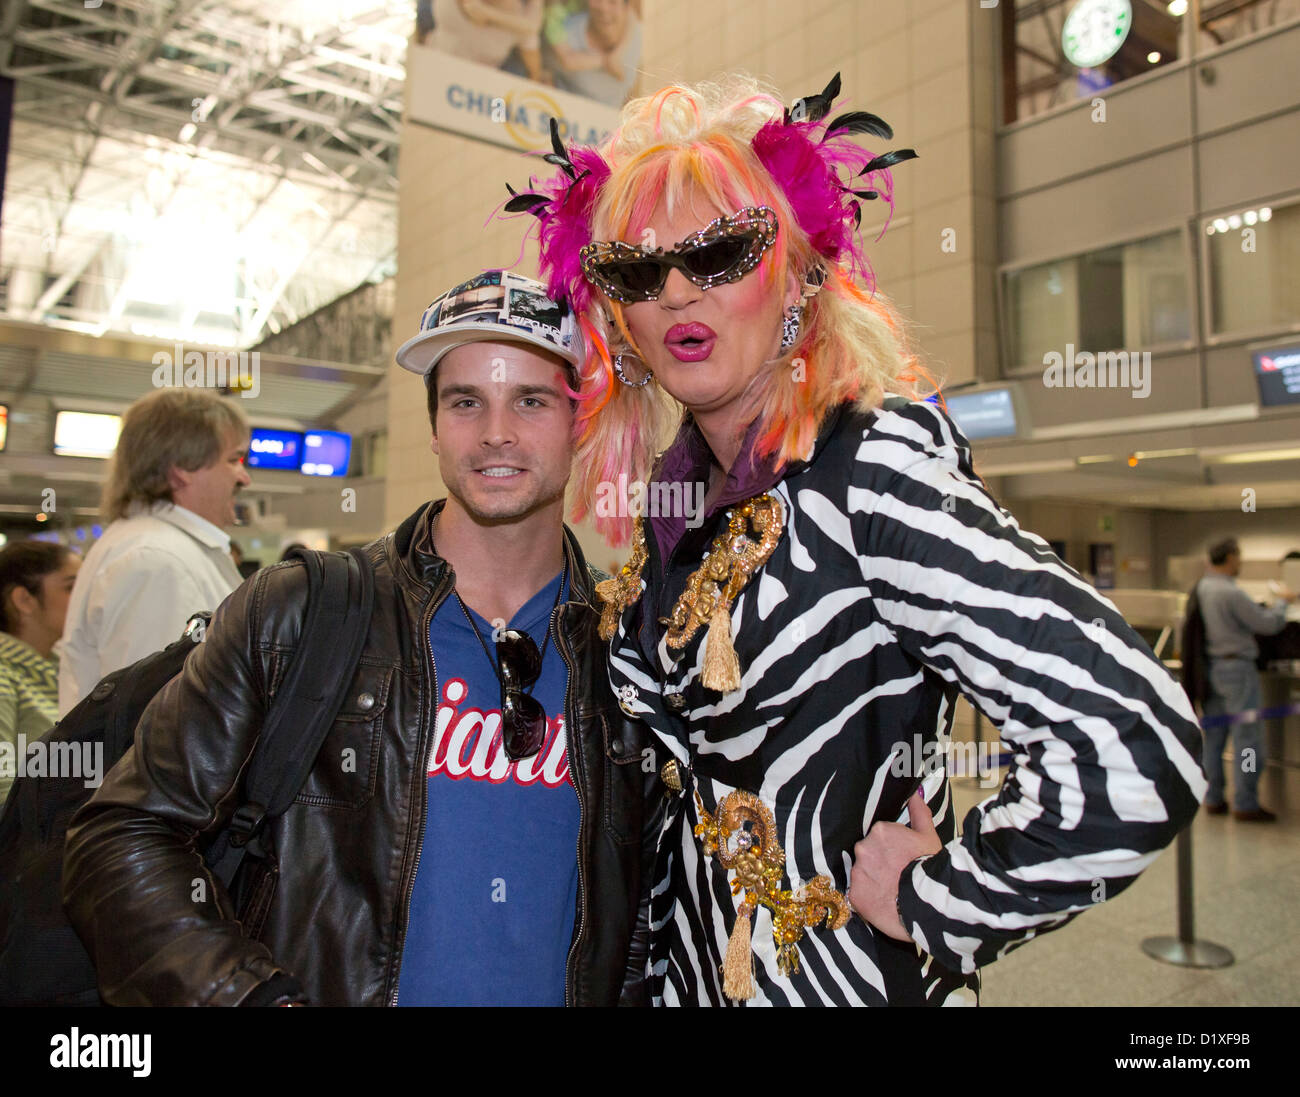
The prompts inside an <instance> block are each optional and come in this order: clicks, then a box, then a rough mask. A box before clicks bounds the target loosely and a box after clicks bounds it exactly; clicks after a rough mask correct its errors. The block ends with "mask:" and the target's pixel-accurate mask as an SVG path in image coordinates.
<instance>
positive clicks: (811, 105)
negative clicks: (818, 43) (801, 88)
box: [785, 72, 840, 124]
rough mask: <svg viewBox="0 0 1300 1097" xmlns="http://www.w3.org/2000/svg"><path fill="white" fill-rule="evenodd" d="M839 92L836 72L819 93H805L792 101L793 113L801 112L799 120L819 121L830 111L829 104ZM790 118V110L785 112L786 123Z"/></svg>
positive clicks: (838, 80) (838, 75)
mask: <svg viewBox="0 0 1300 1097" xmlns="http://www.w3.org/2000/svg"><path fill="white" fill-rule="evenodd" d="M839 93H840V74H839V73H838V72H837V73H836V74H835V75H834V76H833V77H831V82H830V83H829V84H827V85H826V87H824V88H823V89H822V91H821V94H819V95H805V96H804V97H803V98H802V99H796V100H795V101H794V108H793V110H794V113H795V114H802V115H803V117H802V118H801V119H800V121H803V122H820V121H821V120H822V119H823V118H825V117H826V115H827V114H829V113H830V109H831V104H832V103H834V102H835V97H836V96H837V95H839ZM801 103H802V104H803V110H802V111H801V110H800V109H799V104H801ZM790 118H791V112H790V111H786V112H785V120H786V122H787V124H788V123H789V121H790Z"/></svg>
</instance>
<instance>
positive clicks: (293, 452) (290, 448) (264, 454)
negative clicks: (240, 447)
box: [248, 427, 303, 472]
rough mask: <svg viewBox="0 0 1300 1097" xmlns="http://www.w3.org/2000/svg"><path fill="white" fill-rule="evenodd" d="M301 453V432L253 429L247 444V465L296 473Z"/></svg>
mask: <svg viewBox="0 0 1300 1097" xmlns="http://www.w3.org/2000/svg"><path fill="white" fill-rule="evenodd" d="M302 451H303V445H302V434H301V432H299V431H296V430H267V429H266V428H265V427H254V428H253V436H252V438H251V439H250V441H249V443H248V463H249V465H251V466H252V467H253V468H259V469H288V470H289V471H290V472H297V471H298V468H299V466H300V465H301V464H302Z"/></svg>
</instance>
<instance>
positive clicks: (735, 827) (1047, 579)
mask: <svg viewBox="0 0 1300 1097" xmlns="http://www.w3.org/2000/svg"><path fill="white" fill-rule="evenodd" d="M838 90H839V78H838V77H836V78H835V80H833V81H832V82H831V84H830V85H828V87H827V88H826V89H825V90H824V91H823V92H822V93H821V94H820V95H815V96H809V97H807V98H805V99H801V100H798V101H797V102H796V103H794V104H793V105H792V107H791V108H790V109H789V110H783V109H782V105H781V104H780V102H779V101H777V100H776V99H774V98H773V97H772V96H770V95H768V94H766V93H764V92H763V90H762V89H761V88H759V87H758V86H757V85H755V84H753V83H749V82H745V81H742V80H736V81H733V82H730V83H728V84H726V85H722V86H717V85H705V86H700V87H696V88H685V87H670V88H666V89H664V90H662V91H660V92H658V93H657V94H655V95H653V96H650V97H649V98H646V99H641V100H637V101H634V102H632V103H629V104H628V106H627V107H626V108H624V111H623V117H622V125H621V127H620V129H619V130H618V131H616V132H615V134H614V135H613V136H612V137H611V138H610V139H609V141H607V142H606V143H605V144H604V145H602V146H601V148H600V149H599V150H595V149H586V148H576V147H571V148H569V149H565V148H564V147H563V146H562V145H561V144H560V142H559V140H558V137H556V138H555V140H554V144H555V151H554V153H553V155H552V158H551V159H552V162H553V163H556V164H557V165H559V167H560V169H561V171H560V173H559V174H557V175H556V176H555V177H554V178H553V179H552V180H550V181H548V182H545V183H542V184H540V185H538V184H535V185H534V189H533V190H532V191H531V192H529V193H525V194H520V195H517V196H515V197H514V198H512V199H511V200H510V201H509V202H508V203H507V205H506V208H507V210H510V211H518V210H527V211H528V212H530V213H532V214H534V215H535V216H536V217H537V218H538V224H539V244H540V256H541V267H542V270H543V272H544V273H545V275H546V276H547V278H548V279H549V280H550V288H551V292H552V295H557V294H564V295H565V296H567V298H568V299H569V300H570V301H571V302H572V303H573V305H574V308H575V310H576V311H577V312H578V314H579V317H580V322H581V326H582V328H583V330H584V332H585V335H586V340H587V360H586V366H585V370H584V375H583V379H582V382H581V386H580V391H579V392H578V393H577V394H576V396H577V398H578V400H579V407H580V410H579V416H578V418H579V427H580V430H581V434H580V436H579V438H578V448H579V459H578V462H577V469H578V471H577V473H576V474H575V480H576V481H577V486H578V488H579V491H578V493H577V498H578V500H579V506H578V508H577V509H578V511H579V513H577V514H575V518H578V517H581V516H582V515H581V511H582V510H584V509H586V508H585V507H583V506H582V502H583V501H586V502H587V503H588V504H589V505H594V511H595V522H596V525H597V526H598V528H601V529H602V530H603V532H605V533H606V534H607V536H610V537H611V540H612V541H613V542H614V543H626V539H627V537H628V535H629V534H631V539H632V550H631V558H630V559H629V561H628V563H627V565H625V566H624V567H623V568H622V570H621V572H620V574H619V575H617V576H616V577H615V578H614V579H612V580H610V581H609V582H607V583H605V584H602V588H601V590H600V593H601V595H602V597H603V598H605V600H606V603H607V605H606V611H605V619H604V631H605V634H606V635H607V638H608V639H609V640H610V653H609V660H610V679H611V681H612V683H613V686H614V689H615V691H616V694H617V696H618V697H619V699H620V704H621V705H622V707H623V708H624V710H625V711H626V712H628V713H629V714H634V715H637V716H640V717H641V718H642V719H644V720H645V721H646V723H647V724H649V726H650V727H651V728H652V729H653V731H654V732H655V734H656V736H657V737H658V740H659V743H660V745H661V755H660V758H659V759H658V761H659V762H660V763H663V768H662V770H661V773H662V776H663V778H664V782H665V784H666V785H667V786H668V788H669V790H670V792H669V796H668V799H667V803H666V810H665V818H664V823H663V829H662V832H661V835H660V840H659V845H658V851H657V861H656V867H655V870H654V872H653V874H652V878H651V896H652V899H651V908H650V927H651V932H652V943H651V956H650V975H651V986H652V993H653V994H654V995H655V997H656V1000H658V1001H660V1002H663V1003H666V1004H724V1003H728V1002H754V1003H761V1004H769V1003H771V1004H812V1003H826V1004H875V1005H879V1004H907V1003H918V1004H919V1003H925V1004H964V1003H972V1004H973V1003H974V1002H975V1001H976V1000H977V994H978V987H979V981H978V980H979V976H978V969H979V967H981V966H982V965H984V964H987V963H989V962H991V961H993V960H995V959H996V958H997V957H999V956H1001V955H1003V954H1004V953H1005V952H1007V951H1008V950H1009V949H1011V948H1013V947H1015V946H1017V945H1019V944H1021V943H1023V942H1025V941H1027V940H1028V939H1029V938H1031V937H1033V936H1034V935H1035V934H1038V933H1042V932H1044V931H1046V930H1050V929H1053V928H1055V927H1057V926H1060V925H1063V924H1064V923H1065V922H1067V921H1069V920H1070V918H1071V917H1073V916H1074V914H1075V913H1077V912H1079V911H1081V910H1084V909H1087V908H1088V907H1090V906H1092V905H1093V904H1095V903H1096V902H1098V901H1100V900H1101V899H1102V898H1104V897H1108V896H1111V895H1114V894H1116V893H1118V892H1119V891H1120V890H1122V889H1123V888H1124V887H1126V886H1127V885H1128V884H1130V883H1131V882H1132V881H1133V879H1134V878H1135V877H1136V876H1137V874H1138V873H1139V872H1140V871H1141V870H1142V869H1143V868H1145V867H1146V866H1147V865H1148V864H1150V863H1151V861H1152V860H1154V858H1155V857H1156V856H1157V855H1158V853H1159V852H1160V851H1161V850H1162V849H1163V848H1164V847H1165V846H1166V845H1167V844H1168V843H1169V842H1170V841H1171V840H1172V839H1173V837H1174V835H1175V834H1176V833H1177V832H1178V831H1179V830H1180V829H1181V828H1182V827H1183V826H1184V825H1185V824H1186V823H1187V822H1188V821H1189V820H1190V819H1191V818H1192V816H1193V815H1194V813H1195V810H1196V805H1197V803H1198V802H1199V800H1200V798H1201V797H1202V796H1203V794H1204V791H1205V781H1204V778H1203V776H1202V772H1201V767H1200V762H1199V757H1200V735H1199V731H1198V728H1197V726H1196V722H1195V718H1194V716H1193V713H1192V710H1191V708H1190V706H1189V704H1188V702H1187V699H1186V696H1185V695H1184V694H1183V692H1182V690H1181V689H1180V688H1179V687H1178V686H1177V685H1176V684H1175V683H1174V681H1173V680H1172V679H1171V678H1170V676H1169V675H1168V673H1167V672H1166V671H1165V670H1164V668H1163V667H1162V666H1161V665H1160V663H1159V662H1157V660H1156V659H1155V658H1154V656H1153V655H1152V653H1151V651H1150V649H1149V648H1148V647H1147V646H1146V645H1145V644H1144V643H1143V642H1142V640H1141V639H1139V638H1138V636H1137V635H1136V634H1135V633H1134V632H1133V630H1132V629H1131V628H1129V626H1128V625H1127V624H1126V623H1125V622H1124V620H1123V619H1122V618H1121V617H1120V615H1119V613H1118V612H1117V611H1116V610H1115V607H1114V606H1113V605H1111V603H1110V602H1108V601H1106V600H1105V599H1103V598H1101V597H1100V596H1099V595H1098V594H1097V593H1096V592H1095V591H1094V590H1093V589H1092V587H1090V586H1089V585H1088V584H1087V583H1086V582H1085V581H1084V580H1083V579H1082V578H1081V577H1080V576H1079V575H1078V574H1077V573H1076V572H1075V571H1073V570H1072V569H1070V568H1069V567H1067V566H1066V565H1065V564H1063V563H1062V562H1061V561H1060V560H1059V559H1058V558H1057V557H1056V556H1055V555H1054V554H1053V553H1052V552H1051V550H1050V548H1049V547H1048V546H1047V544H1046V543H1045V542H1044V541H1042V540H1041V539H1040V538H1038V537H1036V536H1034V535H1033V534H1029V533H1026V532H1024V531H1022V530H1021V529H1020V527H1019V526H1018V525H1017V523H1016V521H1015V519H1014V518H1013V517H1012V516H1011V515H1010V514H1009V513H1007V512H1006V511H1005V510H1004V509H1002V508H1001V507H1000V506H999V505H998V504H997V502H996V501H995V500H994V499H993V498H992V496H991V495H990V494H989V492H988V490H987V488H986V486H985V485H984V483H983V481H982V480H981V479H980V478H979V476H977V475H976V473H975V472H974V470H973V468H972V463H971V452H970V447H969V445H968V443H967V441H966V439H965V438H964V437H963V436H962V434H961V432H960V431H959V430H958V429H957V427H956V426H955V425H954V424H953V422H952V420H951V419H950V418H949V417H948V415H947V414H946V413H945V411H944V410H943V408H942V404H941V403H939V402H934V400H933V398H931V399H930V400H927V399H926V398H925V394H926V389H925V388H924V387H923V386H922V381H923V378H924V373H923V371H922V370H921V369H920V368H919V367H918V366H917V364H916V363H915V362H914V360H913V359H912V357H911V356H910V355H909V353H908V351H907V349H906V344H905V340H904V335H903V326H902V324H901V322H900V319H899V316H898V314H897V313H896V312H895V311H894V309H893V308H892V307H891V306H890V304H889V303H888V302H887V300H886V299H885V298H884V297H883V296H881V295H878V294H876V293H874V291H873V286H872V282H871V279H870V275H869V270H868V267H867V264H866V261H865V256H864V255H863V254H862V252H861V250H860V244H859V242H858V238H857V237H858V233H857V228H858V224H859V219H860V212H859V203H860V202H862V201H870V200H871V199H873V198H882V199H883V200H884V201H883V202H882V203H880V204H882V205H888V204H890V196H891V193H892V178H891V175H890V172H889V168H890V167H892V166H893V165H894V164H897V163H899V162H901V161H903V160H906V159H910V158H911V157H912V156H913V155H914V154H913V153H911V152H910V150H900V151H896V152H892V153H886V154H884V155H881V156H873V155H872V154H871V153H869V152H866V151H865V150H863V149H862V148H861V147H860V146H858V145H857V144H856V142H855V141H854V140H853V139H852V138H853V137H854V136H855V135H859V134H870V135H873V136H875V137H880V138H885V139H888V138H889V137H892V133H891V131H890V130H889V128H888V126H886V125H885V123H884V122H883V121H881V120H880V119H879V118H877V117H875V116H874V115H871V114H867V113H865V112H853V113H849V114H841V115H839V116H837V117H833V118H831V119H830V120H829V121H826V120H825V119H826V118H827V115H828V114H830V106H831V102H832V100H833V99H834V98H835V96H836V94H837V93H838ZM864 287H865V288H864ZM665 425H667V426H668V427H669V428H670V429H672V428H676V435H675V439H674V440H673V441H672V443H671V445H670V446H669V447H668V448H667V450H666V451H665V452H662V453H659V454H658V455H657V456H656V449H657V445H656V444H657V443H659V442H660V439H661V438H662V437H663V435H661V433H660V431H661V429H662V428H663V427H664V426H665ZM647 482H648V483H647ZM625 490H626V494H624V493H625ZM701 499H702V502H703V505H702V507H700V506H698V505H697V504H698V502H699V501H700V500H701ZM638 514H643V515H644V518H642V517H637V516H638ZM632 517H636V522H635V524H633V522H632V521H631V520H630V518H632ZM629 527H631V528H629ZM958 693H961V694H962V695H964V696H965V697H966V698H967V699H968V700H969V701H970V702H971V703H972V704H973V705H975V706H977V707H978V708H979V709H980V710H981V711H982V712H983V713H985V714H986V715H987V716H988V717H989V718H990V719H991V720H993V721H994V723H996V724H997V726H998V727H999V729H1000V733H1001V737H1002V739H1003V740H1004V741H1005V742H1006V743H1008V744H1010V745H1011V747H1012V750H1013V752H1014V761H1013V763H1012V765H1011V767H1010V770H1009V772H1008V774H1007V776H1006V778H1005V780H1004V782H1003V784H1002V786H1001V788H1000V789H999V790H998V792H997V794H996V795H994V796H992V797H991V798H990V799H988V800H986V801H985V802H984V803H982V804H980V805H979V806H978V807H976V808H974V809H973V810H972V811H971V812H970V814H969V815H967V817H966V818H965V820H964V821H963V824H962V827H961V831H960V835H959V836H958V834H957V830H956V827H955V820H954V818H953V808H952V802H951V800H950V797H949V788H948V782H947V774H946V769H945V766H944V764H943V757H944V754H945V753H946V748H947V744H948V742H949V735H950V731H951V727H952V720H953V710H954V704H955V701H956V696H957V694H958ZM850 901H851V906H852V908H853V909H852V910H850ZM854 912H856V913H854Z"/></svg>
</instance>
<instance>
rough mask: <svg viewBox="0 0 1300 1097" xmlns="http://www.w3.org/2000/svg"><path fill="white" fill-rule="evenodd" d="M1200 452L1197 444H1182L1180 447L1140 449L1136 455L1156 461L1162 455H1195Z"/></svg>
mask: <svg viewBox="0 0 1300 1097" xmlns="http://www.w3.org/2000/svg"><path fill="white" fill-rule="evenodd" d="M1198 452H1199V451H1198V450H1197V449H1196V447H1195V446H1182V447H1180V448H1178V449H1140V450H1138V451H1137V453H1136V456H1137V457H1138V458H1140V459H1141V460H1143V461H1156V460H1159V459H1160V458H1162V457H1195V456H1196V454H1197V453H1198Z"/></svg>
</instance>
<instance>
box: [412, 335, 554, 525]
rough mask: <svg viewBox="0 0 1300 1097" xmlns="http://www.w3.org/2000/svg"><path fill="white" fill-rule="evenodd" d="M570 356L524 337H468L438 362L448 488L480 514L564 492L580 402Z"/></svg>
mask: <svg viewBox="0 0 1300 1097" xmlns="http://www.w3.org/2000/svg"><path fill="white" fill-rule="evenodd" d="M565 382H566V369H565V364H564V362H563V360H562V359H560V358H559V357H557V356H556V355H553V354H549V353H547V352H545V351H541V350H536V349H534V348H532V347H530V346H527V345H525V344H522V343H512V342H478V343H467V344H465V345H463V346H459V347H456V348H455V349H454V350H452V351H449V352H448V353H447V354H446V355H445V356H444V357H443V358H442V359H441V360H440V361H439V362H438V365H437V375H436V377H435V378H434V384H436V385H437V423H436V428H435V433H434V436H433V441H432V447H431V448H432V449H433V452H434V453H436V454H437V455H438V462H439V468H440V470H441V472H442V479H443V482H444V483H445V484H446V485H447V492H448V494H449V495H451V496H452V497H453V498H455V499H456V500H457V501H458V502H459V503H460V505H461V506H462V507H463V508H464V509H465V510H466V511H467V512H468V513H469V514H470V515H472V516H473V517H474V518H475V519H476V520H478V521H497V520H511V519H516V518H520V517H522V516H524V515H526V514H529V513H531V512H532V511H534V510H537V509H539V508H540V507H542V506H545V505H547V504H550V503H554V502H556V501H557V500H561V501H562V500H563V498H564V489H565V486H566V485H567V484H568V481H569V470H570V466H571V464H572V461H573V442H572V430H573V409H572V406H571V405H570V402H569V397H568V395H567V393H566V392H565Z"/></svg>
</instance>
